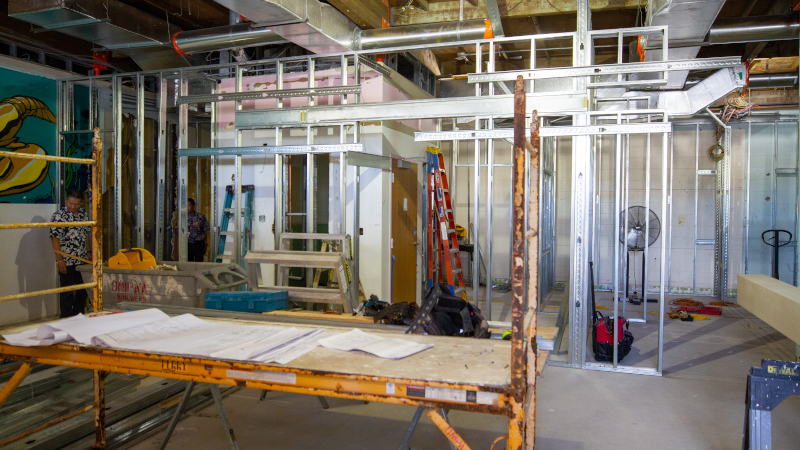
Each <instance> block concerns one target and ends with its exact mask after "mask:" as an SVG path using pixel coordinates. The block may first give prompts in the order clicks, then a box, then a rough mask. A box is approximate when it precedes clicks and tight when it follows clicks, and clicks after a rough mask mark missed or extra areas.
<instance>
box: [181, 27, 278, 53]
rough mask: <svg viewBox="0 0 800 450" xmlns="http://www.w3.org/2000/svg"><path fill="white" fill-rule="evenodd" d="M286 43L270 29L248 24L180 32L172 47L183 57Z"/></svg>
mask: <svg viewBox="0 0 800 450" xmlns="http://www.w3.org/2000/svg"><path fill="white" fill-rule="evenodd" d="M286 42H289V41H287V40H286V39H284V38H283V37H281V36H280V35H278V34H277V33H275V32H273V31H272V30H270V29H268V28H252V27H251V26H250V24H248V23H240V24H237V25H225V26H222V27H214V28H206V29H202V30H192V31H179V32H177V33H175V34H174V35H173V36H172V46H173V47H174V48H175V51H176V52H178V53H179V54H181V55H191V54H194V53H203V52H212V51H220V50H231V49H236V48H244V47H255V46H260V45H271V44H282V43H286Z"/></svg>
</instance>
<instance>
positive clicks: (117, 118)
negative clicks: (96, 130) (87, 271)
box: [110, 75, 122, 254]
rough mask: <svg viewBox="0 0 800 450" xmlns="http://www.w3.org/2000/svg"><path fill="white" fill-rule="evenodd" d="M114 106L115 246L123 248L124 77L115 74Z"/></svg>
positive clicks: (113, 81)
mask: <svg viewBox="0 0 800 450" xmlns="http://www.w3.org/2000/svg"><path fill="white" fill-rule="evenodd" d="M111 83H112V85H113V87H112V95H113V98H112V107H113V109H114V248H112V249H111V252H110V253H112V254H113V253H116V252H117V251H119V250H120V249H122V78H121V77H119V76H117V75H115V76H114V77H113V78H112V81H111Z"/></svg>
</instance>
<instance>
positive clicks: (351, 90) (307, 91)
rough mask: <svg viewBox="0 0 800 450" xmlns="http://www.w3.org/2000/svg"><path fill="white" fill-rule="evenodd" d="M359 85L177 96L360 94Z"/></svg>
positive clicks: (199, 99) (207, 99)
mask: <svg viewBox="0 0 800 450" xmlns="http://www.w3.org/2000/svg"><path fill="white" fill-rule="evenodd" d="M360 93H361V86H321V87H316V88H315V87H309V88H301V89H280V90H269V91H255V92H230V93H225V94H222V93H220V94H201V95H187V96H185V97H178V104H179V105H182V104H184V103H186V104H195V103H216V102H229V101H242V100H261V99H266V98H286V97H314V96H326V95H343V96H344V95H347V94H360Z"/></svg>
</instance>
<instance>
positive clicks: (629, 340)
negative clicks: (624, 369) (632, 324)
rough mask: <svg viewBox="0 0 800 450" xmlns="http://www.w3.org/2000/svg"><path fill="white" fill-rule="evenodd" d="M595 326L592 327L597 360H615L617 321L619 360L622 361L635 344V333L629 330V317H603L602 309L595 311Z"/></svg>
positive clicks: (593, 345)
mask: <svg viewBox="0 0 800 450" xmlns="http://www.w3.org/2000/svg"><path fill="white" fill-rule="evenodd" d="M592 322H593V323H594V327H593V329H592V347H593V350H594V359H595V361H599V362H603V361H607V362H610V361H613V360H614V344H613V343H614V322H616V323H617V338H618V339H619V343H618V345H617V362H622V358H624V357H625V356H627V355H628V353H630V351H631V347H632V346H633V334H631V332H630V331H628V326H629V323H628V319H626V318H624V317H618V318H617V319H616V320H613V319H612V318H611V317H603V314H602V313H600V311H595V317H594V320H593V321H592Z"/></svg>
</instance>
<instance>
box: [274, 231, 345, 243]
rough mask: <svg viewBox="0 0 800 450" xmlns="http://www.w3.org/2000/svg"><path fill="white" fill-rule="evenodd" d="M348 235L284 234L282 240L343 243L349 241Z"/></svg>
mask: <svg viewBox="0 0 800 450" xmlns="http://www.w3.org/2000/svg"><path fill="white" fill-rule="evenodd" d="M347 237H348V235H346V234H327V233H282V234H281V240H286V239H302V240H304V241H307V240H312V239H313V240H317V241H343V240H345V239H347Z"/></svg>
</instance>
